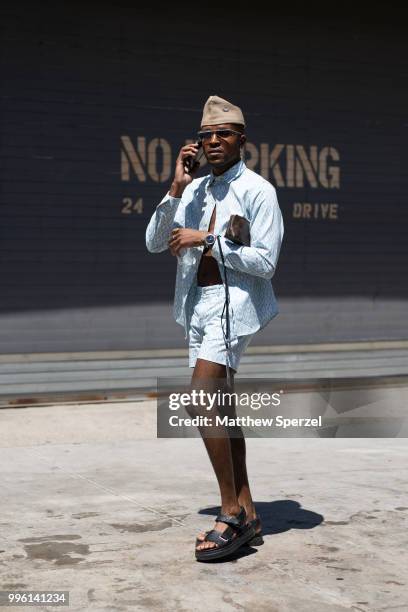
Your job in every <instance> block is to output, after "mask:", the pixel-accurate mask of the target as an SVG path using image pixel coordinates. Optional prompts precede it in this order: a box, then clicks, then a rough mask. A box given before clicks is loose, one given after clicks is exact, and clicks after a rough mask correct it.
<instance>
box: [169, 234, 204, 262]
mask: <svg viewBox="0 0 408 612" xmlns="http://www.w3.org/2000/svg"><path fill="white" fill-rule="evenodd" d="M207 234H208V232H205V231H201V230H195V229H189V228H187V227H178V228H176V229H174V230H173V231H172V232H171V238H170V240H169V249H170V252H171V254H172V255H177V256H178V255H179V253H180V250H181V249H188V248H189V247H193V246H201V245H203V244H204V242H203V241H204V238H205V237H206V236H207Z"/></svg>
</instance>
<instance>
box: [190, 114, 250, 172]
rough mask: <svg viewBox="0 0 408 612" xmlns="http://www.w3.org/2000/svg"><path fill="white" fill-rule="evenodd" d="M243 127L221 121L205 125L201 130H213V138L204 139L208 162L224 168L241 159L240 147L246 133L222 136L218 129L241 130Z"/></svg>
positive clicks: (215, 166)
mask: <svg viewBox="0 0 408 612" xmlns="http://www.w3.org/2000/svg"><path fill="white" fill-rule="evenodd" d="M241 129H242V128H241V127H240V126H237V125H235V124H234V123H219V124H217V125H203V126H202V127H201V128H200V132H212V134H211V138H208V139H204V140H203V141H202V142H203V150H204V155H205V157H206V159H207V161H208V163H209V164H210V165H211V166H213V167H214V168H218V169H222V168H223V167H226V166H228V165H230V164H231V163H232V162H234V161H238V160H239V159H240V147H241V145H243V144H244V142H245V140H246V138H245V135H244V134H241V133H240V134H231V135H229V136H227V137H225V138H224V137H221V136H218V135H217V134H216V130H233V131H234V132H238V131H240V130H241Z"/></svg>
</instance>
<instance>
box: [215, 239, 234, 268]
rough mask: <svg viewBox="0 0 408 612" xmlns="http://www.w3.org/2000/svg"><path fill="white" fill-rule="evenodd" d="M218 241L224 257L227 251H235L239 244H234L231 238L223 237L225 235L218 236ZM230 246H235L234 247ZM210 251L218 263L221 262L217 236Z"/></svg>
mask: <svg viewBox="0 0 408 612" xmlns="http://www.w3.org/2000/svg"><path fill="white" fill-rule="evenodd" d="M220 242H221V248H222V254H223V255H224V259H225V258H226V257H227V255H228V254H229V253H233V252H234V251H236V249H237V247H239V246H240V245H239V244H235V242H232V240H228V238H225V236H220ZM231 247H235V249H234V248H231ZM211 253H212V255H213V257H215V259H216V260H217V261H218V262H219V263H222V258H221V253H220V247H219V245H218V238H216V239H215V242H214V246H213V247H212V249H211Z"/></svg>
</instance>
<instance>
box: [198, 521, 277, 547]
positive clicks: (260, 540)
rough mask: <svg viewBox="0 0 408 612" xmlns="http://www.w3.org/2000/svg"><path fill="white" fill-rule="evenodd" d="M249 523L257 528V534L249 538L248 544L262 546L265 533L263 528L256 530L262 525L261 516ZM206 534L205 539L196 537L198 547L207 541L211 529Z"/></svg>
mask: <svg viewBox="0 0 408 612" xmlns="http://www.w3.org/2000/svg"><path fill="white" fill-rule="evenodd" d="M249 523H250V524H251V525H253V527H254V529H255V535H254V537H253V538H252V539H251V540H248V542H247V545H248V546H262V544H264V543H265V542H264V539H263V534H262V528H261V529H260V531H256V528H257V527H259V526H260V523H261V520H260V518H259V517H257V518H256V519H253V520H252V521H249ZM204 533H205V536H204V539H203V540H200V538H196V548H197V546H198V545H199V544H201V543H202V542H204V541H205V537H206V536H207V534H209V533H210V532H209V531H205V532H204Z"/></svg>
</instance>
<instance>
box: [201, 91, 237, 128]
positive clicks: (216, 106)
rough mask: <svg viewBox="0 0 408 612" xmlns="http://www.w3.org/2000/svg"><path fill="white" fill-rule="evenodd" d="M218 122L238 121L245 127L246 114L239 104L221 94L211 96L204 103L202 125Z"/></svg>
mask: <svg viewBox="0 0 408 612" xmlns="http://www.w3.org/2000/svg"><path fill="white" fill-rule="evenodd" d="M218 123H238V124H239V125H243V126H244V127H245V119H244V115H243V114H242V110H241V109H240V108H239V107H238V106H234V105H233V104H231V102H228V101H227V100H224V99H223V98H220V97H219V96H210V97H209V98H208V100H207V102H206V103H205V105H204V110H203V118H202V119H201V126H203V125H217V124H218Z"/></svg>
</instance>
